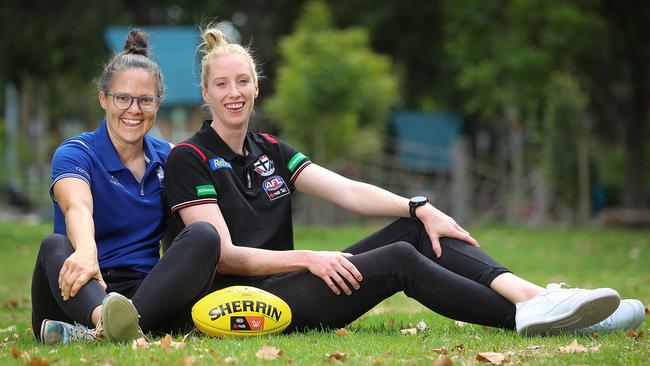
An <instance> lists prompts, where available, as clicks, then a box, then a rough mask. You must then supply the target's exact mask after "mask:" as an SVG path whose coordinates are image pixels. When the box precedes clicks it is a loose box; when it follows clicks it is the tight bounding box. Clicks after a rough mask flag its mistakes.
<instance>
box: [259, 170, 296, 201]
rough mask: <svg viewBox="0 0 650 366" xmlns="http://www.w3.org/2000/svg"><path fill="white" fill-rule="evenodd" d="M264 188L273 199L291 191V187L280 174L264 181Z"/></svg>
mask: <svg viewBox="0 0 650 366" xmlns="http://www.w3.org/2000/svg"><path fill="white" fill-rule="evenodd" d="M262 188H264V191H265V192H266V194H267V195H268V196H269V199H271V201H273V200H275V199H278V198H280V197H282V196H286V195H288V194H289V193H291V191H290V190H289V187H287V184H286V183H284V179H282V177H281V176H279V175H274V176H272V177H271V178H267V179H266V180H265V181H264V182H262Z"/></svg>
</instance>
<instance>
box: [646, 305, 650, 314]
mask: <svg viewBox="0 0 650 366" xmlns="http://www.w3.org/2000/svg"><path fill="white" fill-rule="evenodd" d="M645 313H646V314H650V306H646V307H645Z"/></svg>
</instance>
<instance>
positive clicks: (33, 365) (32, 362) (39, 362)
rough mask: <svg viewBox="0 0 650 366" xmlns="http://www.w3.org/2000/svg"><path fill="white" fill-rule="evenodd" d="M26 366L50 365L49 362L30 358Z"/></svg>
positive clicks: (38, 358)
mask: <svg viewBox="0 0 650 366" xmlns="http://www.w3.org/2000/svg"><path fill="white" fill-rule="evenodd" d="M27 364H28V365H29V366H47V365H49V364H50V361H48V360H46V359H44V358H40V357H32V359H31V360H29V363H27Z"/></svg>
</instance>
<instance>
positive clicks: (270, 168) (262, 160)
mask: <svg viewBox="0 0 650 366" xmlns="http://www.w3.org/2000/svg"><path fill="white" fill-rule="evenodd" d="M253 167H254V168H255V169H253V170H255V173H257V174H259V175H261V176H263V177H268V176H269V175H271V174H273V173H274V172H275V164H273V160H271V159H269V158H268V156H266V155H262V156H260V157H259V158H257V161H256V162H255V163H253Z"/></svg>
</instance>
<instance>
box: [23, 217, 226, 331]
mask: <svg viewBox="0 0 650 366" xmlns="http://www.w3.org/2000/svg"><path fill="white" fill-rule="evenodd" d="M73 252H74V248H73V247H72V245H71V244H70V241H69V240H68V238H67V237H66V236H63V235H58V234H53V235H50V236H48V237H46V238H45V239H44V240H43V242H42V243H41V248H40V250H39V252H38V257H37V259H36V266H35V268H34V275H33V277H32V329H33V330H34V335H35V336H36V337H37V338H38V337H39V335H40V330H41V323H42V321H43V319H52V320H62V321H65V322H69V323H72V322H78V323H80V324H83V325H85V326H88V327H92V326H93V324H92V322H91V314H92V311H93V309H95V307H97V306H98V305H100V304H101V303H102V300H103V298H104V296H105V295H106V293H108V292H119V293H121V294H122V295H124V296H126V297H128V298H131V300H132V301H133V304H134V305H135V307H136V309H138V313H139V314H140V326H141V327H142V329H143V330H144V331H145V332H148V331H154V332H182V331H185V330H187V329H190V328H191V327H192V326H193V325H192V318H191V308H192V305H194V303H195V302H196V301H198V300H199V299H200V298H201V297H203V296H205V295H206V294H207V293H209V292H210V289H211V284H212V281H213V280H214V274H215V268H216V265H217V261H218V260H219V254H220V252H221V246H220V239H219V234H218V233H217V230H216V229H215V228H214V227H213V226H212V225H210V224H208V223H205V222H197V223H195V224H192V225H189V226H187V227H186V228H185V229H183V231H181V232H180V234H179V235H178V236H176V238H175V239H174V241H173V243H172V245H171V247H170V248H169V250H168V251H166V252H165V255H164V256H163V257H162V258H161V260H160V261H159V262H158V263H157V264H156V265H155V266H154V268H153V269H152V270H151V272H150V273H149V274H145V273H140V272H135V271H131V270H124V269H108V270H102V276H103V278H104V281H105V282H106V285H107V286H108V288H107V289H106V290H104V289H103V288H102V287H101V286H100V285H99V283H98V282H97V281H96V280H90V281H89V282H88V283H87V284H85V285H84V286H83V287H82V288H81V290H79V292H78V293H77V295H76V296H74V297H73V298H71V299H69V300H68V301H63V298H62V297H61V290H60V289H59V285H58V276H59V272H60V270H61V268H62V267H63V262H65V260H66V259H67V258H68V257H69V256H70V255H71V254H72V253H73Z"/></svg>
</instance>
